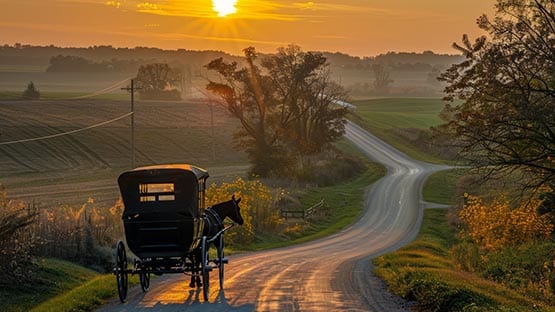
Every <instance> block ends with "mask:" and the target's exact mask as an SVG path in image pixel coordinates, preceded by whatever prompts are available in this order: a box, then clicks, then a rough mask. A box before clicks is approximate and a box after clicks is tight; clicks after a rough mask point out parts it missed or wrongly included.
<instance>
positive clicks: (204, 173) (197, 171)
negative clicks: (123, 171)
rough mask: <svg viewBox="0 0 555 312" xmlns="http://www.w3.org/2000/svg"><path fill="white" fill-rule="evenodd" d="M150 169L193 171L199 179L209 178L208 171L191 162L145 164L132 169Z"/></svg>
mask: <svg viewBox="0 0 555 312" xmlns="http://www.w3.org/2000/svg"><path fill="white" fill-rule="evenodd" d="M150 170H153V171H155V170H159V171H166V170H167V171H180V170H182V171H189V172H192V173H193V174H194V175H195V177H196V179H197V180H201V179H206V178H208V176H209V175H208V171H206V170H204V169H202V168H200V167H197V166H193V165H189V164H164V165H151V166H143V167H138V168H135V169H133V170H131V171H150Z"/></svg>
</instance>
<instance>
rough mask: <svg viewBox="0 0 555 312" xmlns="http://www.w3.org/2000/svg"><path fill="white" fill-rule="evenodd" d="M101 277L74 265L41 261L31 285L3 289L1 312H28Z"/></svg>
mask: <svg viewBox="0 0 555 312" xmlns="http://www.w3.org/2000/svg"><path fill="white" fill-rule="evenodd" d="M98 276H99V274H98V273H96V272H94V271H92V270H89V269H86V268H84V267H81V266H79V265H76V264H73V263H71V262H67V261H62V260H55V259H42V260H40V261H38V262H37V263H36V270H35V271H34V272H33V273H32V276H31V278H32V280H31V281H29V282H28V283H25V284H23V285H9V287H8V285H3V287H0V311H28V310H29V309H31V308H32V307H35V306H37V305H39V304H40V303H41V302H44V301H46V300H48V299H49V298H52V297H55V296H58V295H60V294H63V293H65V292H67V291H70V290H71V289H73V288H75V287H78V286H79V285H81V284H83V283H85V282H87V281H89V280H91V279H95V278H97V277H98Z"/></svg>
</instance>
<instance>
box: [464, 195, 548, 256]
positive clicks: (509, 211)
mask: <svg viewBox="0 0 555 312" xmlns="http://www.w3.org/2000/svg"><path fill="white" fill-rule="evenodd" d="M465 198H466V204H465V205H464V206H463V208H462V209H461V211H460V213H459V217H460V218H461V220H462V221H463V222H464V230H463V235H465V236H468V237H469V238H470V239H471V240H472V241H474V242H475V243H476V244H477V245H478V246H479V247H481V248H485V249H497V248H501V247H506V246H516V245H520V244H522V243H526V242H531V241H533V240H534V239H538V238H544V239H545V238H548V237H549V236H550V234H551V232H552V231H553V224H552V223H551V222H550V219H549V217H548V216H547V215H542V216H540V215H538V214H537V210H538V207H539V206H540V205H541V203H542V201H540V200H537V199H531V200H530V201H526V202H521V203H520V204H518V205H517V206H516V208H512V207H510V205H509V203H508V200H507V198H506V197H500V198H495V199H494V200H493V201H492V203H490V204H484V203H483V202H482V200H481V199H480V198H478V197H476V196H472V195H467V194H465Z"/></svg>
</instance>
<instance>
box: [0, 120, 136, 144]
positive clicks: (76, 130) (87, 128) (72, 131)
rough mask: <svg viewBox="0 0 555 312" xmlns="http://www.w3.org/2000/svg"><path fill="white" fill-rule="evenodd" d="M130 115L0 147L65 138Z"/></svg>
mask: <svg viewBox="0 0 555 312" xmlns="http://www.w3.org/2000/svg"><path fill="white" fill-rule="evenodd" d="M131 115H133V112H129V113H127V114H123V115H121V116H119V117H116V118H113V119H110V120H107V121H103V122H101V123H97V124H94V125H92V126H88V127H85V128H80V129H75V130H71V131H67V132H62V133H57V134H52V135H46V136H41V137H36V138H30V139H23V140H15V141H7V142H0V145H11V144H18V143H26V142H33V141H42V140H47V139H52V138H57V137H61V136H65V135H70V134H74V133H78V132H82V131H86V130H90V129H93V128H98V127H101V126H104V125H107V124H110V123H113V122H116V121H118V120H120V119H123V118H126V117H129V116H131Z"/></svg>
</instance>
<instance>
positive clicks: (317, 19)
mask: <svg viewBox="0 0 555 312" xmlns="http://www.w3.org/2000/svg"><path fill="white" fill-rule="evenodd" d="M0 2H1V3H2V4H3V5H2V7H3V9H2V10H1V11H0V33H1V34H2V36H1V37H0V44H10V45H13V44H15V43H22V44H31V45H50V44H54V45H56V46H76V47H87V46H94V45H112V46H115V47H135V46H149V47H158V48H162V49H187V50H220V51H225V52H228V53H232V54H240V53H241V50H242V49H243V48H245V47H247V46H254V47H256V48H257V49H258V50H259V51H262V52H274V51H275V49H276V48H277V47H280V46H285V45H288V44H290V43H295V44H298V45H300V46H301V47H302V48H303V50H318V51H331V52H335V51H338V52H343V53H347V54H350V55H355V56H373V55H377V54H380V53H385V52H387V51H407V52H422V51H426V50H431V51H434V52H436V53H454V52H455V51H454V50H453V49H452V48H451V43H453V42H455V41H460V38H461V36H462V34H464V33H467V34H469V35H470V36H471V38H472V37H476V36H478V35H481V32H480V30H479V29H478V27H477V26H476V23H475V21H476V18H478V17H479V16H480V15H481V14H483V13H486V14H488V15H491V14H492V12H493V5H494V3H495V1H494V0H342V1H339V0H325V1H318V0H317V1H281V0H280V1H277V0H269V1H256V0H238V1H237V3H236V5H235V8H236V13H234V14H230V15H227V16H226V17H218V15H217V13H216V12H215V11H213V9H212V2H211V1H210V0H177V1H171V0H165V1H143V0H119V1H106V0H72V1H69V0H26V1H9V2H8V1H5V0H0Z"/></svg>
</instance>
